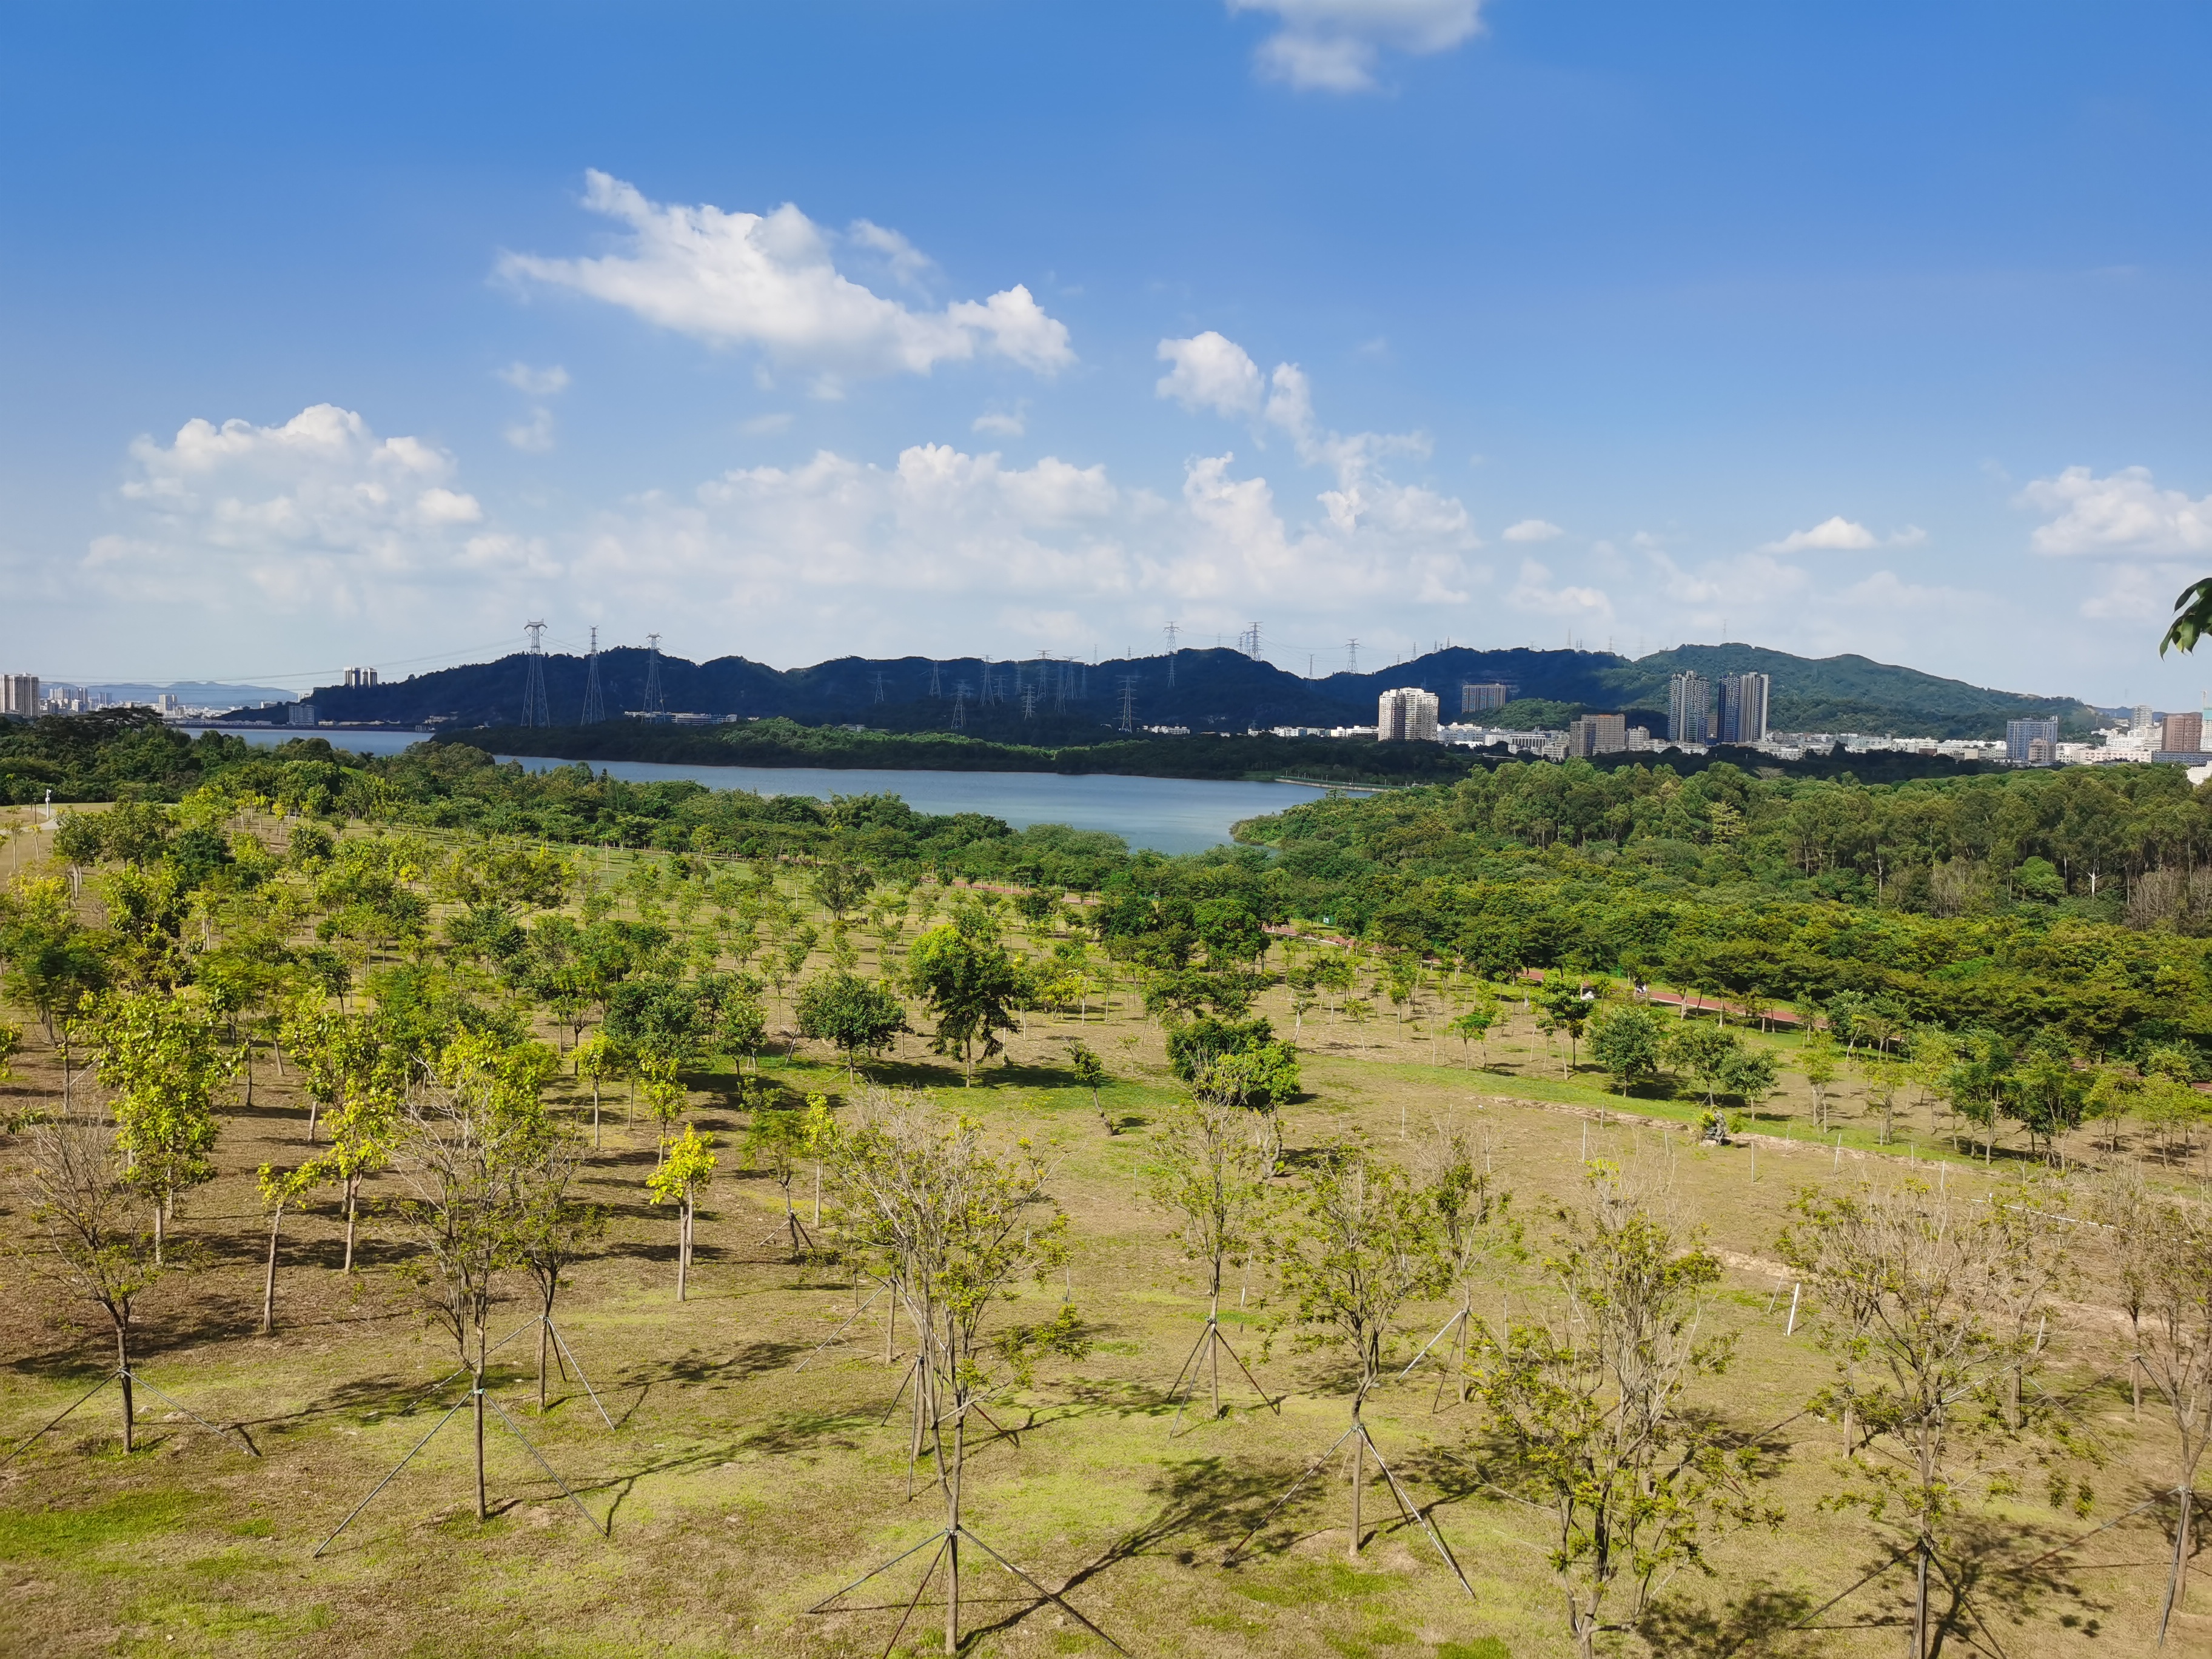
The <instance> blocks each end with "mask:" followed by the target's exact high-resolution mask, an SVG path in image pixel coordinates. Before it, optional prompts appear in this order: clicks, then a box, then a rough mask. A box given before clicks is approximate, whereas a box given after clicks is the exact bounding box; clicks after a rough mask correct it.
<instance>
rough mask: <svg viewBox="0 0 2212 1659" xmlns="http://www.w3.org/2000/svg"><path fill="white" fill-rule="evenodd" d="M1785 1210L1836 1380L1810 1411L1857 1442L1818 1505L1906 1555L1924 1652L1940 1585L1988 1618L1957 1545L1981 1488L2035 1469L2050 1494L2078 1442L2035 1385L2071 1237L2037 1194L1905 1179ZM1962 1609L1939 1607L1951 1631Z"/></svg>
mask: <svg viewBox="0 0 2212 1659" xmlns="http://www.w3.org/2000/svg"><path fill="white" fill-rule="evenodd" d="M1793 1207H1794V1208H1795V1209H1796V1212H1797V1214H1798V1216H1799V1219H1798V1220H1797V1221H1796V1222H1794V1223H1793V1224H1792V1225H1790V1228H1789V1229H1788V1230H1787V1231H1784V1234H1783V1236H1782V1239H1781V1244H1780V1249H1781V1254H1782V1255H1783V1258H1784V1260H1785V1261H1788V1262H1789V1263H1790V1265H1791V1266H1792V1267H1796V1268H1797V1269H1798V1271H1799V1272H1801V1273H1803V1274H1804V1276H1805V1283H1806V1285H1807V1286H1808V1288H1809V1289H1810V1290H1811V1291H1813V1298H1812V1317H1813V1329H1814V1335H1815V1338H1816V1340H1819V1341H1820V1344H1821V1345H1822V1346H1824V1347H1825V1348H1826V1349H1827V1350H1828V1352H1830V1354H1831V1355H1832V1357H1833V1358H1834V1359H1835V1362H1836V1367H1837V1371H1838V1378H1839V1382H1838V1384H1836V1385H1832V1386H1831V1387H1829V1388H1827V1389H1823V1390H1822V1391H1821V1392H1820V1394H1819V1395H1816V1396H1815V1397H1814V1401H1813V1405H1814V1409H1816V1410H1820V1411H1838V1410H1839V1411H1842V1412H1844V1413H1850V1414H1851V1415H1852V1416H1854V1417H1855V1418H1856V1419H1857V1423H1858V1424H1859V1425H1860V1427H1861V1432H1862V1433H1863V1442H1862V1443H1861V1444H1860V1445H1859V1446H1857V1447H1855V1448H1853V1450H1854V1451H1863V1453H1864V1455H1857V1456H1853V1457H1851V1458H1849V1459H1847V1460H1846V1462H1845V1463H1844V1467H1843V1469H1842V1471H1841V1474H1842V1477H1843V1478H1842V1480H1841V1483H1840V1484H1839V1486H1838V1488H1837V1490H1836V1492H1834V1493H1833V1495H1832V1497H1831V1498H1828V1499H1827V1500H1826V1501H1827V1503H1828V1504H1829V1505H1830V1506H1831V1507H1834V1508H1839V1509H1842V1508H1856V1509H1861V1510H1864V1511H1865V1512H1866V1514H1867V1515H1868V1516H1869V1519H1871V1520H1872V1521H1873V1522H1875V1525H1876V1526H1877V1527H1878V1528H1881V1529H1883V1530H1884V1531H1885V1532H1887V1533H1888V1534H1891V1535H1892V1536H1893V1538H1894V1539H1895V1540H1896V1541H1897V1542H1898V1544H1899V1550H1898V1555H1897V1559H1898V1561H1899V1564H1900V1565H1901V1564H1903V1563H1904V1562H1905V1561H1906V1560H1908V1559H1909V1560H1910V1561H1911V1564H1912V1567H1913V1575H1914V1581H1913V1590H1912V1600H1911V1605H1912V1632H1913V1636H1912V1639H1913V1643H1914V1646H1913V1650H1912V1651H1913V1653H1914V1655H1915V1659H1919V1656H1923V1655H1926V1654H1928V1653H1929V1652H1930V1651H1931V1644H1940V1642H1941V1641H1942V1633H1940V1632H1937V1631H1936V1630H1935V1629H1934V1628H1933V1626H1932V1624H1931V1619H1932V1617H1933V1615H1932V1613H1931V1608H1932V1607H1933V1606H1934V1603H1933V1601H1932V1599H1931V1595H1930V1590H1931V1588H1932V1584H1933V1581H1934V1580H1935V1579H1936V1578H1938V1577H1941V1578H1942V1579H1943V1580H1944V1581H1945V1582H1946V1583H1948V1585H1949V1587H1950V1589H1951V1593H1952V1594H1951V1602H1950V1604H1951V1606H1952V1607H1954V1608H1955V1609H1959V1610H1961V1611H1963V1612H1965V1613H1966V1614H1967V1615H1968V1616H1969V1617H1971V1618H1972V1619H1973V1620H1976V1621H1978V1622H1979V1621H1981V1620H1983V1619H1984V1614H1983V1613H1981V1612H1980V1611H1979V1610H1978V1609H1976V1608H1975V1607H1973V1604H1972V1601H1971V1600H1970V1599H1969V1598H1968V1596H1967V1593H1966V1575H1965V1574H1964V1573H1963V1572H1962V1571H1961V1570H1960V1560H1959V1557H1958V1554H1957V1552H1956V1550H1955V1549H1954V1543H1955V1541H1956V1539H1957V1534H1958V1527H1959V1522H1960V1520H1961V1518H1962V1517H1963V1516H1966V1514H1967V1513H1968V1512H1969V1511H1970V1510H1972V1508H1973V1507H1974V1505H1975V1503H1976V1499H1977V1496H1978V1495H1981V1496H1988V1497H1995V1496H2003V1495H2006V1494H2008V1493H2010V1492H2015V1491H2016V1490H2018V1488H2019V1486H2020V1485H2021V1479H2022V1476H2023V1475H2024V1474H2025V1473H2026V1472H2027V1469H2028V1468H2029V1467H2030V1466H2039V1467H2041V1468H2044V1469H2045V1472H2046V1474H2049V1476H2050V1484H2051V1492H2052V1496H2053V1499H2054V1501H2057V1500H2058V1499H2059V1498H2062V1497H2063V1496H2065V1495H2066V1488H2065V1487H2064V1486H2063V1482H2062V1481H2061V1480H2060V1479H2059V1477H2058V1473H2057V1471H2058V1469H2059V1460H2060V1459H2061V1458H2062V1457H2063V1455H2065V1454H2066V1453H2067V1452H2068V1451H2069V1450H2070V1449H2073V1448H2074V1446H2075V1437H2074V1436H2073V1434H2072V1432H2071V1430H2070V1425H2069V1422H2068V1420H2067V1419H2066V1417H2065V1415H2064V1414H2063V1412H2062V1411H2061V1410H2060V1409H2059V1408H2058V1406H2057V1401H2055V1400H2054V1399H2051V1398H2050V1397H2047V1396H2045V1395H2043V1394H2042V1392H2041V1390H2040V1389H2039V1388H2038V1387H2036V1386H2035V1384H2036V1380H2037V1377H2038V1375H2039V1371H2040V1370H2041V1367H2042V1364H2043V1358H2042V1355H2043V1332H2044V1324H2045V1318H2046V1317H2047V1314H2048V1310H2049V1309H2050V1306H2051V1299H2052V1297H2054V1296H2055V1295H2056V1294H2057V1291H2058V1290H2059V1289H2060V1287H2061V1286H2062V1285H2063V1284H2064V1282H2065V1280H2066V1279H2067V1276H2068V1273H2069V1261H2068V1249H2067V1242H2066V1239H2065V1237H2063V1230H2062V1229H2061V1228H2060V1227H2059V1226H2057V1225H2054V1223H2053V1221H2052V1218H2051V1216H2050V1215H2049V1213H2048V1212H2047V1206H2046V1202H2045V1196H2044V1194H2043V1193H2042V1192H2041V1191H2040V1190H2039V1189H2035V1188H2011V1189H2008V1190H2007V1191H2005V1192H2003V1193H2002V1194H1997V1195H1996V1196H1994V1197H1993V1198H1992V1199H1991V1200H1990V1202H1988V1203H1986V1204H1980V1205H1975V1206H1967V1205H1966V1204H1964V1203H1963V1202H1960V1203H1957V1204H1954V1203H1953V1202H1952V1201H1951V1200H1949V1199H1948V1198H1947V1197H1945V1196H1944V1195H1942V1194H1938V1193H1935V1192H1931V1191H1930V1190H1929V1188H1928V1187H1927V1185H1926V1184H1925V1183H1924V1182H1903V1183H1900V1184H1899V1185H1897V1186H1893V1187H1888V1188H1875V1187H1866V1188H1860V1189H1857V1190H1856V1191H1850V1192H1844V1193H1829V1192H1820V1191H1818V1190H1813V1189H1808V1190H1807V1191H1806V1192H1804V1193H1802V1194H1800V1195H1799V1196H1798V1198H1797V1200H1796V1203H1795V1205H1794V1206H1793ZM2085 1495H2086V1494H2085ZM1957 1617H1958V1613H1956V1612H1954V1613H1947V1614H1945V1615H1943V1618H1944V1622H1945V1625H1946V1627H1947V1629H1948V1628H1949V1626H1950V1624H1951V1621H1952V1620H1955V1619H1956V1618H1957Z"/></svg>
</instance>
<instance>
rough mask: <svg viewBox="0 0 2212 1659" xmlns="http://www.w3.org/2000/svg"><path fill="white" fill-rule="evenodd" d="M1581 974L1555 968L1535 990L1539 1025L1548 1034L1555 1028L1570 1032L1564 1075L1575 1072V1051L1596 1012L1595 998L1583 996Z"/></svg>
mask: <svg viewBox="0 0 2212 1659" xmlns="http://www.w3.org/2000/svg"><path fill="white" fill-rule="evenodd" d="M1579 978H1580V975H1575V974H1570V973H1566V972H1565V971H1563V970H1560V969H1553V971H1552V972H1550V973H1548V974H1547V975H1545V976H1544V983H1543V984H1542V986H1541V987H1539V989H1538V990H1537V993H1536V1010H1537V1012H1536V1024H1537V1026H1538V1028H1539V1029H1540V1030H1542V1031H1544V1032H1545V1033H1547V1035H1548V1034H1549V1033H1551V1032H1553V1031H1565V1033H1566V1034H1567V1069H1566V1071H1565V1072H1563V1073H1560V1075H1561V1076H1563V1077H1571V1076H1572V1075H1573V1074H1574V1067H1575V1062H1576V1051H1577V1048H1578V1047H1579V1045H1580V1044H1581V1042H1582V1035H1583V1026H1584V1025H1586V1024H1589V1018H1590V1016H1591V1015H1592V1014H1593V1013H1595V1012H1596V1008H1597V1004H1596V1002H1595V1000H1594V999H1586V998H1584V997H1583V992H1582V987H1581V986H1580V985H1579V984H1578V983H1577V980H1578V979H1579Z"/></svg>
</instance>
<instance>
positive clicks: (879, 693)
mask: <svg viewBox="0 0 2212 1659" xmlns="http://www.w3.org/2000/svg"><path fill="white" fill-rule="evenodd" d="M875 681H876V701H877V702H882V701H883V700H884V677H883V676H882V675H881V674H878V675H877V676H876V677H875Z"/></svg>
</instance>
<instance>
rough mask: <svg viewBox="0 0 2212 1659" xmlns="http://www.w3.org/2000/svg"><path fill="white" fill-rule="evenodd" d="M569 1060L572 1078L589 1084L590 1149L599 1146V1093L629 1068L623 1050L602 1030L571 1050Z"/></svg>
mask: <svg viewBox="0 0 2212 1659" xmlns="http://www.w3.org/2000/svg"><path fill="white" fill-rule="evenodd" d="M569 1058H570V1060H571V1061H572V1062H573V1063H574V1066H575V1068H576V1079H577V1081H579V1082H580V1083H588V1084H590V1085H592V1148H593V1150H595V1151H596V1150H597V1149H598V1147H599V1091H601V1090H602V1089H603V1088H605V1086H606V1085H607V1083H608V1081H609V1080H610V1079H613V1078H618V1077H620V1076H622V1075H623V1072H624V1070H625V1069H626V1068H627V1066H628V1065H629V1059H628V1056H627V1055H625V1054H623V1047H622V1045H621V1044H620V1043H618V1042H616V1041H615V1040H614V1039H613V1038H612V1037H611V1036H608V1035H607V1034H606V1033H605V1031H594V1032H593V1033H592V1035H591V1036H587V1037H586V1038H585V1039H584V1040H583V1041H582V1042H579V1043H578V1044H577V1045H576V1046H575V1047H574V1048H572V1049H570V1050H569Z"/></svg>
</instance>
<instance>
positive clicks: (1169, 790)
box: [234, 728, 1324, 853]
mask: <svg viewBox="0 0 2212 1659" xmlns="http://www.w3.org/2000/svg"><path fill="white" fill-rule="evenodd" d="M234 735H236V736H238V737H242V738H245V739H246V741H247V742H248V743H257V744H279V743H283V742H287V741H289V739H291V738H295V737H306V736H314V737H319V738H329V739H330V741H331V746H332V747H334V748H338V749H350V750H354V751H355V752H356V753H359V754H370V755H396V754H398V753H399V752H400V751H401V750H404V749H406V748H407V747H409V746H410V744H417V743H421V742H422V741H423V738H422V736H421V734H420V733H417V732H332V731H317V732H312V733H311V732H306V731H304V730H293V729H283V730H278V729H274V728H272V729H270V730H269V731H266V732H235V733H234ZM499 758H500V759H501V760H513V761H520V763H522V764H523V765H524V766H525V767H526V768H528V769H530V770H531V771H532V772H548V771H551V770H552V769H555V768H556V767H561V766H568V765H573V764H574V762H571V761H558V760H547V759H543V758H540V757H536V756H528V755H501V757H499ZM593 769H594V770H595V771H601V772H607V773H611V774H612V775H614V776H616V777H618V778H623V779H625V780H627V781H630V782H633V783H655V782H663V781H667V780H669V779H671V778H689V779H690V780H692V781H695V782H698V783H703V784H705V785H706V786H707V787H708V788H710V789H750V790H753V791H755V792H757V793H760V794H763V795H811V796H813V797H814V799H817V800H827V799H829V798H830V797H831V796H832V795H897V796H899V797H900V798H901V799H903V800H904V801H905V802H906V804H907V805H909V806H911V807H913V808H914V810H915V811H917V812H930V813H946V812H987V813H988V814H990V816H991V817H995V818H1004V819H1005V820H1006V822H1007V823H1011V824H1012V825H1013V826H1014V828H1016V829H1026V828H1027V827H1028V826H1029V825H1030V824H1032V823H1066V824H1073V826H1074V827H1075V828H1077V829H1105V830H1109V831H1111V832H1112V833H1113V834H1115V835H1117V836H1121V837H1122V838H1123V839H1125V840H1126V841H1127V842H1128V843H1129V845H1130V846H1132V847H1145V848H1152V849H1153V850H1154V851H1156V852H1161V853H1195V852H1199V851H1200V850H1202V849H1203V848H1208V847H1219V846H1222V845H1224V844H1225V843H1226V842H1228V840H1229V826H1230V825H1231V824H1232V823H1236V822H1237V820H1238V819H1240V818H1251V817H1260V816H1261V814H1263V813H1267V812H1280V811H1284V810H1285V809H1286V808H1289V807H1292V806H1296V805H1298V804H1299V803H1300V802H1302V801H1309V800H1317V799H1320V798H1321V796H1322V793H1324V792H1323V791H1322V790H1319V789H1310V788H1307V787H1304V786H1303V785H1300V784H1295V783H1231V782H1223V781H1218V780H1214V779H1209V778H1123V777H1103V776H1091V777H1063V776H1061V775H1060V774H1058V773H1056V772H908V771H893V770H888V769H886V770H860V769H846V768H842V767H824V766H662V765H657V764H655V763H652V762H649V761H604V762H595V763H593Z"/></svg>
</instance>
